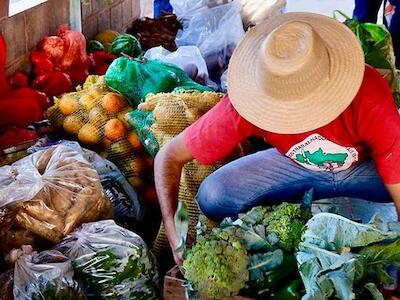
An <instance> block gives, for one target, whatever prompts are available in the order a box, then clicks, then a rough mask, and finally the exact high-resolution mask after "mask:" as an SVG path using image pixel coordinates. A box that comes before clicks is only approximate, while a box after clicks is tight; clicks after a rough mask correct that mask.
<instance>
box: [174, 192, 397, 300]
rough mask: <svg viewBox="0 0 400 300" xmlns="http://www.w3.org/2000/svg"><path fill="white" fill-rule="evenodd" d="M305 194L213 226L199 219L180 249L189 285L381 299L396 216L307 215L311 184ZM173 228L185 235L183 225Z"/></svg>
mask: <svg viewBox="0 0 400 300" xmlns="http://www.w3.org/2000/svg"><path fill="white" fill-rule="evenodd" d="M304 200H305V201H304V202H303V204H301V205H298V204H288V203H282V204H280V205H278V206H276V207H261V206H260V207H255V208H253V209H252V210H250V211H249V212H248V213H246V214H242V215H239V217H238V219H237V220H235V221H232V220H231V219H230V218H227V219H225V220H224V221H222V223H221V224H220V226H219V228H214V229H213V230H212V231H211V233H204V232H205V227H204V225H203V224H201V223H199V225H198V226H197V229H198V233H199V235H198V238H197V241H196V243H195V244H194V245H193V246H192V247H191V248H190V249H185V253H184V254H185V256H186V258H185V260H184V263H183V267H184V269H185V278H186V280H187V284H186V288H187V291H188V292H189V293H192V294H197V293H198V292H201V293H204V294H206V295H207V296H209V297H210V298H212V299H224V298H225V297H228V296H233V295H237V294H239V292H240V293H241V294H242V295H247V296H250V297H254V298H262V299H276V300H282V299H301V298H302V299H318V300H319V299H321V300H324V299H326V300H327V299H344V300H346V299H347V300H350V299H374V300H378V299H379V300H381V299H383V296H382V294H381V293H380V291H379V289H378V287H379V288H380V287H382V284H393V283H394V279H392V278H391V276H390V275H389V273H388V267H389V266H390V265H392V266H395V267H396V268H398V267H399V266H400V255H399V253H400V251H399V250H400V249H399V247H400V239H399V234H400V231H399V225H398V223H394V224H386V223H382V222H380V220H379V219H378V218H374V219H373V220H372V222H370V223H369V224H360V223H356V222H353V221H351V220H349V219H346V218H344V217H342V216H339V215H336V214H331V213H320V214H317V215H315V216H313V217H311V211H310V206H309V205H310V204H311V194H310V192H308V193H306V196H305V197H304ZM178 214H180V215H181V217H180V218H175V222H176V227H177V228H178V229H180V228H186V227H185V226H184V225H183V224H184V223H187V222H188V220H187V218H185V217H182V210H181V211H178V212H177V215H178ZM183 215H185V214H183ZM310 217H311V219H309V218H310ZM308 219H309V220H308ZM307 220H308V221H307ZM178 233H179V235H180V237H181V240H182V242H183V241H185V238H186V233H187V231H185V230H181V231H179V232H178ZM182 248H183V249H184V247H180V249H178V250H182ZM300 278H301V279H300Z"/></svg>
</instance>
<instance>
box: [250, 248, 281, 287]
mask: <svg viewBox="0 0 400 300" xmlns="http://www.w3.org/2000/svg"><path fill="white" fill-rule="evenodd" d="M282 261H283V252H282V250H281V249H277V250H275V251H273V252H267V253H259V254H253V255H251V256H250V260H249V264H248V270H249V274H250V280H259V279H261V280H262V279H263V277H264V275H265V273H266V272H267V271H270V270H272V269H274V268H276V267H277V266H279V265H280V264H281V263H282Z"/></svg>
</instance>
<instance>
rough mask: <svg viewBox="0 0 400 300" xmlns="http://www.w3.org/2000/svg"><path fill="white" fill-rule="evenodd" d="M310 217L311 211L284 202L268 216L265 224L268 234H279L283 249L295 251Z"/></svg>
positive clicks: (279, 243)
mask: <svg viewBox="0 0 400 300" xmlns="http://www.w3.org/2000/svg"><path fill="white" fill-rule="evenodd" d="M310 217H311V212H309V211H306V210H302V209H301V208H300V205H298V204H291V203H286V202H284V203H282V204H280V205H278V206H276V207H275V209H274V210H273V211H272V212H271V213H269V214H268V215H267V216H266V218H265V219H264V225H266V230H267V232H268V234H276V235H277V237H278V239H279V241H278V246H279V247H280V248H281V249H282V250H284V251H287V252H293V251H294V250H295V248H296V247H297V245H298V243H299V242H300V240H301V235H302V233H303V231H304V229H305V224H306V223H307V221H308V219H309V218H310Z"/></svg>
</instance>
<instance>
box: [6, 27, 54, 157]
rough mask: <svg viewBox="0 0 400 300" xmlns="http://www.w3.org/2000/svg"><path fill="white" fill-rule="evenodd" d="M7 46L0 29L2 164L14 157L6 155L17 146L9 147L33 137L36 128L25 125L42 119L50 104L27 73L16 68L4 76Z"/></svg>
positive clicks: (33, 138)
mask: <svg viewBox="0 0 400 300" xmlns="http://www.w3.org/2000/svg"><path fill="white" fill-rule="evenodd" d="M6 48H7V47H6V43H5V41H4V39H3V36H2V35H1V33H0V103H1V105H0V115H1V119H0V150H1V151H2V152H3V151H4V152H3V153H2V154H4V155H3V157H2V158H1V160H2V163H1V165H3V164H4V163H3V162H9V161H13V160H14V159H15V157H10V156H8V155H9V154H10V153H11V152H18V150H19V149H18V150H17V149H8V148H10V147H13V146H19V147H20V146H21V144H26V143H32V142H34V141H35V140H36V138H37V135H36V132H35V131H33V130H28V129H27V126H28V125H30V124H31V123H33V122H36V121H40V120H42V119H43V117H44V112H45V111H46V109H47V108H48V107H49V105H50V101H49V99H48V98H47V97H46V95H44V94H42V93H40V92H37V91H35V90H33V89H31V88H29V87H28V83H29V82H28V76H27V75H26V74H24V73H22V72H16V73H15V74H14V75H12V76H10V77H8V80H6V52H7V49H6ZM6 149H7V150H6ZM20 154H21V152H20V153H19V154H17V157H18V155H20ZM22 154H23V153H22Z"/></svg>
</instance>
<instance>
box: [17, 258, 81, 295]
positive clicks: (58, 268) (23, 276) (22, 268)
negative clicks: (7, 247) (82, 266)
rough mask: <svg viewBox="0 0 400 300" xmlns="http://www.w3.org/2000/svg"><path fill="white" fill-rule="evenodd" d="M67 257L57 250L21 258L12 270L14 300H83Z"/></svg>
mask: <svg viewBox="0 0 400 300" xmlns="http://www.w3.org/2000/svg"><path fill="white" fill-rule="evenodd" d="M73 275H74V270H73V268H72V263H71V261H70V260H69V259H68V257H66V256H64V255H63V254H61V253H60V252H58V251H56V250H49V251H43V252H41V253H39V254H38V253H36V252H33V253H32V254H23V255H22V256H21V257H20V258H18V259H17V261H16V263H15V268H14V299H16V300H83V299H86V296H85V294H84V293H83V292H82V290H81V289H80V288H79V285H78V283H77V282H76V281H74V280H73V278H72V277H73Z"/></svg>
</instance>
